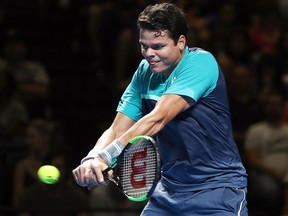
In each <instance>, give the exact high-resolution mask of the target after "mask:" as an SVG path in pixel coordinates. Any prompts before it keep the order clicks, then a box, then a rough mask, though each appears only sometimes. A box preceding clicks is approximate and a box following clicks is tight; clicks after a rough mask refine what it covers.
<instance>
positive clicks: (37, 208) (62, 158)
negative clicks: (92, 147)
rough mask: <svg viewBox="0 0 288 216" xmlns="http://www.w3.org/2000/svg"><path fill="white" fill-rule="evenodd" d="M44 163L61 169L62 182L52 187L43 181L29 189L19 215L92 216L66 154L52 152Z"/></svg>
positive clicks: (23, 199) (22, 201) (20, 205)
mask: <svg viewBox="0 0 288 216" xmlns="http://www.w3.org/2000/svg"><path fill="white" fill-rule="evenodd" d="M44 164H49V165H53V166H56V167H57V168H58V169H59V171H60V179H59V181H58V182H57V183H55V184H52V185H49V184H44V183H42V182H41V183H39V184H35V185H34V186H31V187H29V188H27V189H25V190H24V192H23V194H22V196H21V198H20V201H19V204H18V205H17V211H18V214H17V216H89V215H90V214H89V213H88V211H89V203H88V198H87V195H86V194H85V193H84V192H83V191H81V190H80V189H79V188H78V187H75V185H73V184H72V183H71V181H70V180H71V175H68V174H70V171H69V170H67V169H68V164H67V156H66V155H65V153H64V152H63V151H60V152H56V153H54V152H51V154H49V155H48V157H47V158H46V159H45V160H44V161H43V163H42V165H44Z"/></svg>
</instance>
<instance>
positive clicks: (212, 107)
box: [73, 3, 248, 216]
mask: <svg viewBox="0 0 288 216" xmlns="http://www.w3.org/2000/svg"><path fill="white" fill-rule="evenodd" d="M138 26H139V33H140V39H139V42H140V45H141V52H142V54H143V56H144V60H142V61H141V62H140V64H139V67H138V69H137V70H136V72H135V74H134V76H133V78H132V80H131V83H130V84H129V86H128V87H127V89H126V90H125V92H124V93H123V95H122V97H121V100H120V102H119V105H118V108H117V115H116V117H115V119H114V121H113V123H112V124H111V126H110V127H109V128H108V129H107V130H106V131H105V132H104V133H103V135H102V136H101V137H100V138H99V140H98V141H97V143H96V145H95V147H94V148H93V149H92V150H91V151H90V152H89V153H88V155H87V156H86V157H85V158H83V160H82V161H81V165H80V166H78V167H77V168H76V169H74V170H73V175H74V178H75V181H76V182H77V183H78V184H79V185H81V186H83V187H88V188H90V187H92V186H93V185H100V184H105V182H104V179H103V175H102V172H101V171H102V170H104V169H105V168H107V164H109V163H110V162H111V161H112V158H114V157H117V156H118V155H119V154H120V153H121V151H122V149H123V148H124V147H125V145H126V144H127V143H128V142H129V140H130V139H132V138H133V137H135V136H138V135H148V136H153V137H155V139H156V141H157V143H158V145H159V146H158V147H159V150H160V156H161V160H162V163H163V166H162V172H161V179H160V180H159V182H158V184H157V187H156V189H155V191H154V193H153V194H152V196H151V198H150V200H149V202H148V204H147V205H146V207H145V208H144V210H143V212H142V216H159V215H165V216H176V215H181V216H197V215H213V216H224V215H225V216H230V215H231V216H232V215H241V216H244V215H245V216H246V215H248V210H247V206H246V204H247V203H246V187H247V174H246V170H245V168H244V166H243V165H242V162H241V159H240V156H239V153H238V149H237V147H236V144H235V142H234V139H233V136H232V128H231V121H230V113H229V107H228V99H227V92H226V86H225V80H224V77H223V73H222V72H221V69H220V67H219V65H218V64H217V62H216V60H215V58H214V57H213V56H212V54H211V53H209V52H208V51H205V50H202V49H200V48H188V47H187V44H186V40H187V39H186V35H187V32H188V26H187V22H186V20H185V15H184V13H183V11H182V10H180V9H179V8H177V7H176V6H175V5H174V4H171V3H162V4H156V5H150V6H148V7H147V8H146V9H145V10H144V11H143V12H142V13H140V15H139V17H138Z"/></svg>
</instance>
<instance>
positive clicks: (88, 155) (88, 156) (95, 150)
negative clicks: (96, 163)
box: [81, 149, 101, 164]
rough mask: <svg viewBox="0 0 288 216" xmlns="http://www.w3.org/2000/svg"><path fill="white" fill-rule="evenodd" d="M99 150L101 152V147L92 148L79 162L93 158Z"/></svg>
mask: <svg viewBox="0 0 288 216" xmlns="http://www.w3.org/2000/svg"><path fill="white" fill-rule="evenodd" d="M100 152H101V149H92V150H91V151H89V153H88V154H87V156H86V157H84V158H83V159H82V160H81V164H83V163H84V162H85V161H87V160H89V159H94V158H95V157H96V156H97V155H98V154H99V153H100Z"/></svg>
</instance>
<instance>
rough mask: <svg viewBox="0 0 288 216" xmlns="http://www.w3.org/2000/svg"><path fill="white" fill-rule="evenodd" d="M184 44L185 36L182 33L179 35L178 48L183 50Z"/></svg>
mask: <svg viewBox="0 0 288 216" xmlns="http://www.w3.org/2000/svg"><path fill="white" fill-rule="evenodd" d="M185 46H186V37H185V36H184V35H180V37H179V39H178V47H179V49H180V50H184V49H185Z"/></svg>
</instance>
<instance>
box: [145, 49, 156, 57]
mask: <svg viewBox="0 0 288 216" xmlns="http://www.w3.org/2000/svg"><path fill="white" fill-rule="evenodd" d="M144 54H145V55H146V56H148V57H153V56H155V52H154V50H153V49H151V48H150V47H149V48H147V49H146V50H144Z"/></svg>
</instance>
